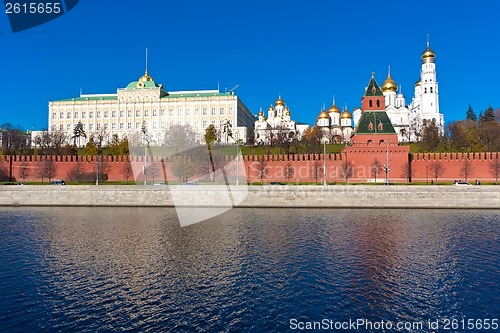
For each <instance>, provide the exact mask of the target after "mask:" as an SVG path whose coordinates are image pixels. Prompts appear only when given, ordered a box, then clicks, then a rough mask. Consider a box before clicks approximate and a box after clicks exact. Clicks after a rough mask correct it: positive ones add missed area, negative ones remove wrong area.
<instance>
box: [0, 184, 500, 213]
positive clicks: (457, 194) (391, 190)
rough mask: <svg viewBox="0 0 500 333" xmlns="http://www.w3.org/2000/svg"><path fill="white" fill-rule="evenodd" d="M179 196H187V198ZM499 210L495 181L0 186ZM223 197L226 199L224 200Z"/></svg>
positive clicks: (59, 201) (127, 198)
mask: <svg viewBox="0 0 500 333" xmlns="http://www.w3.org/2000/svg"><path fill="white" fill-rule="evenodd" d="M179 198H187V199H186V200H183V199H181V200H180V199H179ZM230 198H240V199H241V201H238V202H237V204H236V205H234V206H236V207H256V208H257V207H269V208H274V207H280V208H283V207H288V208H294V207H296V208H405V209H407V208H447V209H500V186H469V187H458V186H444V185H440V186H408V185H400V186H367V185H331V186H293V185H291V186H288V185H287V186H268V185H266V186H230V187H226V186H219V185H199V186H182V185H177V186H138V185H132V186H111V185H110V186H91V185H80V186H78V185H74V186H71V185H67V186H49V185H38V186H37V185H25V186H2V187H0V206H89V207H93V206H109V207H117V206H129V207H130V206H132V207H133V206H136V207H173V206H175V207H182V206H185V207H194V206H196V207H218V206H221V204H220V203H221V202H224V201H226V202H231V201H228V200H229V199H230ZM225 199H228V200H225Z"/></svg>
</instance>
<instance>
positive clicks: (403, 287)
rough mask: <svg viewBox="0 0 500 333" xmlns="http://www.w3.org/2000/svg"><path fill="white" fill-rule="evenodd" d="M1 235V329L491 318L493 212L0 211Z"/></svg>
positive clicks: (494, 297)
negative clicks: (202, 218)
mask: <svg viewBox="0 0 500 333" xmlns="http://www.w3.org/2000/svg"><path fill="white" fill-rule="evenodd" d="M0 228H1V229H0V230H1V232H0V327H1V331H3V332H42V331H43V332H46V331H50V332H52V331H60V332H76V331H78V332H82V331H88V332H96V331H97V332H114V331H141V332H147V331H151V332H158V331H163V332H284V331H286V332H290V331H297V330H293V329H291V327H290V320H292V319H295V320H296V321H297V322H310V321H320V320H322V319H331V320H333V321H338V322H343V321H348V320H349V319H351V320H356V319H358V318H367V319H369V320H372V321H377V320H378V321H380V320H386V321H394V322H396V321H401V322H402V321H408V322H413V321H427V320H435V319H438V318H439V319H442V318H451V317H454V318H474V319H476V318H478V319H485V318H491V319H492V318H499V319H500V293H499V287H498V284H499V281H500V260H499V253H500V237H499V236H500V212H498V211H456V212H453V211H448V210H396V211H388V210H326V209H322V210H308V209H288V210H287V209H234V210H231V211H229V212H227V213H225V214H224V215H221V216H219V217H217V218H214V219H211V220H209V221H206V222H203V223H199V224H196V225H191V226H188V227H185V228H181V227H180V225H179V223H178V221H177V218H176V215H175V210H173V209H152V208H151V209H149V208H148V209H147V208H144V209H137V208H113V209H109V208H92V209H91V208H64V209H61V208H57V209H56V208H39V209H26V208H24V209H21V208H19V209H17V208H16V209H14V208H12V209H7V208H3V209H1V210H0ZM358 331H361V332H363V331H367V332H368V331H373V332H381V330H375V329H373V330H370V329H362V330H358ZM385 331H386V332H390V331H392V330H385ZM409 331H415V332H417V331H429V330H411V329H410V330H409ZM440 331H441V330H440ZM458 331H461V330H458ZM479 331H481V330H477V329H476V330H467V332H479ZM490 331H492V330H490ZM496 331H498V332H500V329H499V330H496ZM350 332H353V331H352V330H351V331H350ZM448 332H450V331H449V330H448ZM492 332H493V331H492Z"/></svg>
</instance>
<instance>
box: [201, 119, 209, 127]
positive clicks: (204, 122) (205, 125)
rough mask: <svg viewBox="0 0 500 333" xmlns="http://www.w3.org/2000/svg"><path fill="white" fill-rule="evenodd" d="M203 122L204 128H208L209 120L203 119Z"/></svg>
mask: <svg viewBox="0 0 500 333" xmlns="http://www.w3.org/2000/svg"><path fill="white" fill-rule="evenodd" d="M202 124H203V128H207V127H208V122H207V121H206V120H203V122H202Z"/></svg>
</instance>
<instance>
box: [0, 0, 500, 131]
mask: <svg viewBox="0 0 500 333" xmlns="http://www.w3.org/2000/svg"><path fill="white" fill-rule="evenodd" d="M499 7H500V4H497V3H496V2H495V1H474V2H467V3H464V4H460V3H459V2H452V1H419V2H415V1H385V2H384V1H380V2H377V1H327V0H325V1H316V0H311V1H307V2H304V1H301V2H295V1H273V0H268V1H260V0H257V1H252V2H250V1H217V2H213V1H162V0H148V1H132V0H121V1H119V2H117V1H95V0H88V1H80V3H79V4H78V5H77V6H76V7H75V8H74V9H73V10H72V11H70V12H68V13H66V14H65V15H63V16H62V17H60V18H58V19H56V20H53V21H51V22H49V23H47V24H44V25H41V26H38V27H36V28H33V29H30V30H26V31H23V32H18V33H12V32H11V29H10V26H9V23H8V19H7V15H6V14H5V13H4V12H5V11H4V10H2V12H1V13H0V45H1V48H2V54H1V60H2V61H1V65H0V66H1V67H0V69H1V71H0V73H1V74H2V76H3V79H2V80H1V83H0V98H1V103H0V105H1V110H0V123H5V122H10V123H12V124H14V125H20V126H22V127H23V128H25V129H32V128H33V129H35V130H37V129H42V128H46V127H47V121H48V120H47V117H48V102H49V101H51V100H57V99H62V98H70V97H75V96H78V95H79V93H80V88H81V89H82V90H83V92H84V93H114V92H116V89H117V88H123V87H125V86H126V85H127V84H128V83H129V82H130V81H134V80H137V79H138V78H139V77H140V76H141V75H142V74H143V72H144V68H145V60H144V58H145V48H146V47H148V48H149V72H150V74H151V76H152V77H153V78H154V79H155V81H156V82H158V83H163V85H164V87H165V89H166V90H167V91H168V90H171V91H175V90H194V89H217V85H218V82H219V84H220V89H221V90H222V91H224V89H225V88H232V87H233V86H235V85H237V84H239V87H238V88H237V89H236V90H235V91H236V94H237V95H238V96H239V97H240V98H241V99H242V100H243V102H244V103H245V104H246V105H247V107H248V108H249V109H250V110H251V111H252V112H253V113H255V114H256V113H257V112H258V110H259V108H260V107H262V108H263V109H267V107H268V106H269V104H271V103H273V102H274V101H275V100H276V98H277V97H278V95H279V94H281V96H282V98H283V99H284V100H285V102H286V103H287V105H288V106H289V108H290V111H291V113H292V118H294V119H295V120H297V121H299V122H305V123H309V124H312V123H313V122H314V121H315V119H316V117H317V115H318V113H319V111H320V108H321V107H322V105H323V103H325V104H326V106H327V107H328V106H329V105H330V104H331V102H332V95H334V94H335V98H336V102H337V105H339V106H341V107H343V106H344V105H345V104H347V106H348V108H349V110H352V108H353V107H356V106H359V105H360V98H361V96H362V95H363V90H364V87H365V86H366V85H367V84H368V81H369V79H370V76H371V73H372V72H375V73H376V74H375V77H376V79H377V81H378V83H379V84H382V82H383V81H384V80H385V78H386V76H387V67H388V66H389V65H390V66H391V74H392V77H393V79H394V80H395V81H396V82H397V83H398V84H401V85H402V88H403V93H404V94H405V96H406V98H407V103H409V101H410V100H411V97H412V95H413V85H414V83H415V81H417V80H418V78H419V72H420V65H421V62H420V54H421V52H422V51H423V50H424V49H425V43H426V35H427V34H430V41H431V48H432V49H433V50H434V51H435V52H436V54H437V56H436V66H437V79H438V82H439V89H440V108H441V112H443V113H444V114H445V121H446V122H449V121H453V120H458V119H463V118H464V117H465V112H466V110H467V107H468V105H469V104H471V105H472V106H473V108H474V110H475V111H476V112H477V113H478V112H479V111H480V110H484V109H486V108H487V106H488V105H491V106H493V107H494V108H498V107H500V94H499V93H498V91H499V90H500V80H499V78H500V63H499V62H498V54H499V52H498V51H499V50H498V41H499V40H500V27H499V25H498V23H497V22H496V21H497V20H498V13H499V12H500V8H499Z"/></svg>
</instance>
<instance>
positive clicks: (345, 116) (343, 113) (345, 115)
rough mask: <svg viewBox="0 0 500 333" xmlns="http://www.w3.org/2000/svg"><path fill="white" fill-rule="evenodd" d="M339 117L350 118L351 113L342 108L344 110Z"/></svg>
mask: <svg viewBox="0 0 500 333" xmlns="http://www.w3.org/2000/svg"><path fill="white" fill-rule="evenodd" d="M340 117H342V119H352V115H351V113H350V112H349V111H347V110H344V112H342V114H341V115H340Z"/></svg>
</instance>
